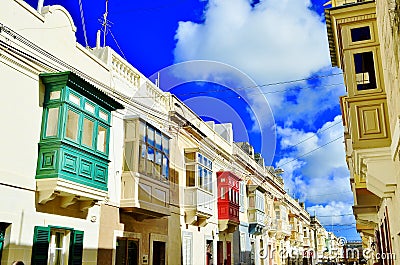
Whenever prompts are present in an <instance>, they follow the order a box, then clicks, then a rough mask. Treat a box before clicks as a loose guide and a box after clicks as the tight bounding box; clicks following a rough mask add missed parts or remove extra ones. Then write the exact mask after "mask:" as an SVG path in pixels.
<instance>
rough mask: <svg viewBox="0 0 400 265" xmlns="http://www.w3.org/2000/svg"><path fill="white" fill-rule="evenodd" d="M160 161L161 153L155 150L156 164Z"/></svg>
mask: <svg viewBox="0 0 400 265" xmlns="http://www.w3.org/2000/svg"><path fill="white" fill-rule="evenodd" d="M161 162H162V154H161V153H160V152H158V151H157V152H156V163H157V164H158V165H161Z"/></svg>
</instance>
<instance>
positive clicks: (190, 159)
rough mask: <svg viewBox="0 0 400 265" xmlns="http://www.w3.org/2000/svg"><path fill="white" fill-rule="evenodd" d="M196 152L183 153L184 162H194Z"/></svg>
mask: <svg viewBox="0 0 400 265" xmlns="http://www.w3.org/2000/svg"><path fill="white" fill-rule="evenodd" d="M195 159H196V153H185V163H193V162H196V161H195Z"/></svg>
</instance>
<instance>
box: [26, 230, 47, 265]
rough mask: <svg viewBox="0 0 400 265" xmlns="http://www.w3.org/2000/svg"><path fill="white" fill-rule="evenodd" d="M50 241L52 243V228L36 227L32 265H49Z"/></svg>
mask: <svg viewBox="0 0 400 265" xmlns="http://www.w3.org/2000/svg"><path fill="white" fill-rule="evenodd" d="M49 241H50V228H49V227H42V226H35V234H34V236H33V246H32V259H31V264H34V265H47V259H48V252H49Z"/></svg>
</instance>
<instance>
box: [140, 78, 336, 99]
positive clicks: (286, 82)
mask: <svg viewBox="0 0 400 265" xmlns="http://www.w3.org/2000/svg"><path fill="white" fill-rule="evenodd" d="M337 75H343V74H342V73H333V74H329V75H318V76H312V77H308V78H302V79H294V80H289V81H280V82H274V83H266V84H262V85H254V86H245V87H233V88H224V89H214V90H207V91H193V92H187V93H176V94H175V95H176V96H190V95H202V94H211V93H219V92H231V91H236V90H248V89H254V88H260V87H269V86H278V85H286V84H291V83H296V82H301V81H308V80H313V79H319V78H326V77H331V76H337ZM338 85H343V83H337V84H329V85H325V86H338ZM325 86H320V87H325ZM305 88H309V87H303V88H301V87H296V88H288V89H283V90H276V91H267V92H259V93H254V94H253V93H250V95H252V94H253V95H258V94H273V93H281V92H286V91H289V90H296V89H305ZM135 98H154V97H151V96H137V97H135Z"/></svg>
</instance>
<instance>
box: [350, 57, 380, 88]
mask: <svg viewBox="0 0 400 265" xmlns="http://www.w3.org/2000/svg"><path fill="white" fill-rule="evenodd" d="M354 67H355V74H356V84H357V90H368V89H375V88H376V78H375V66H374V55H373V53H372V51H371V52H362V53H355V54H354Z"/></svg>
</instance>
